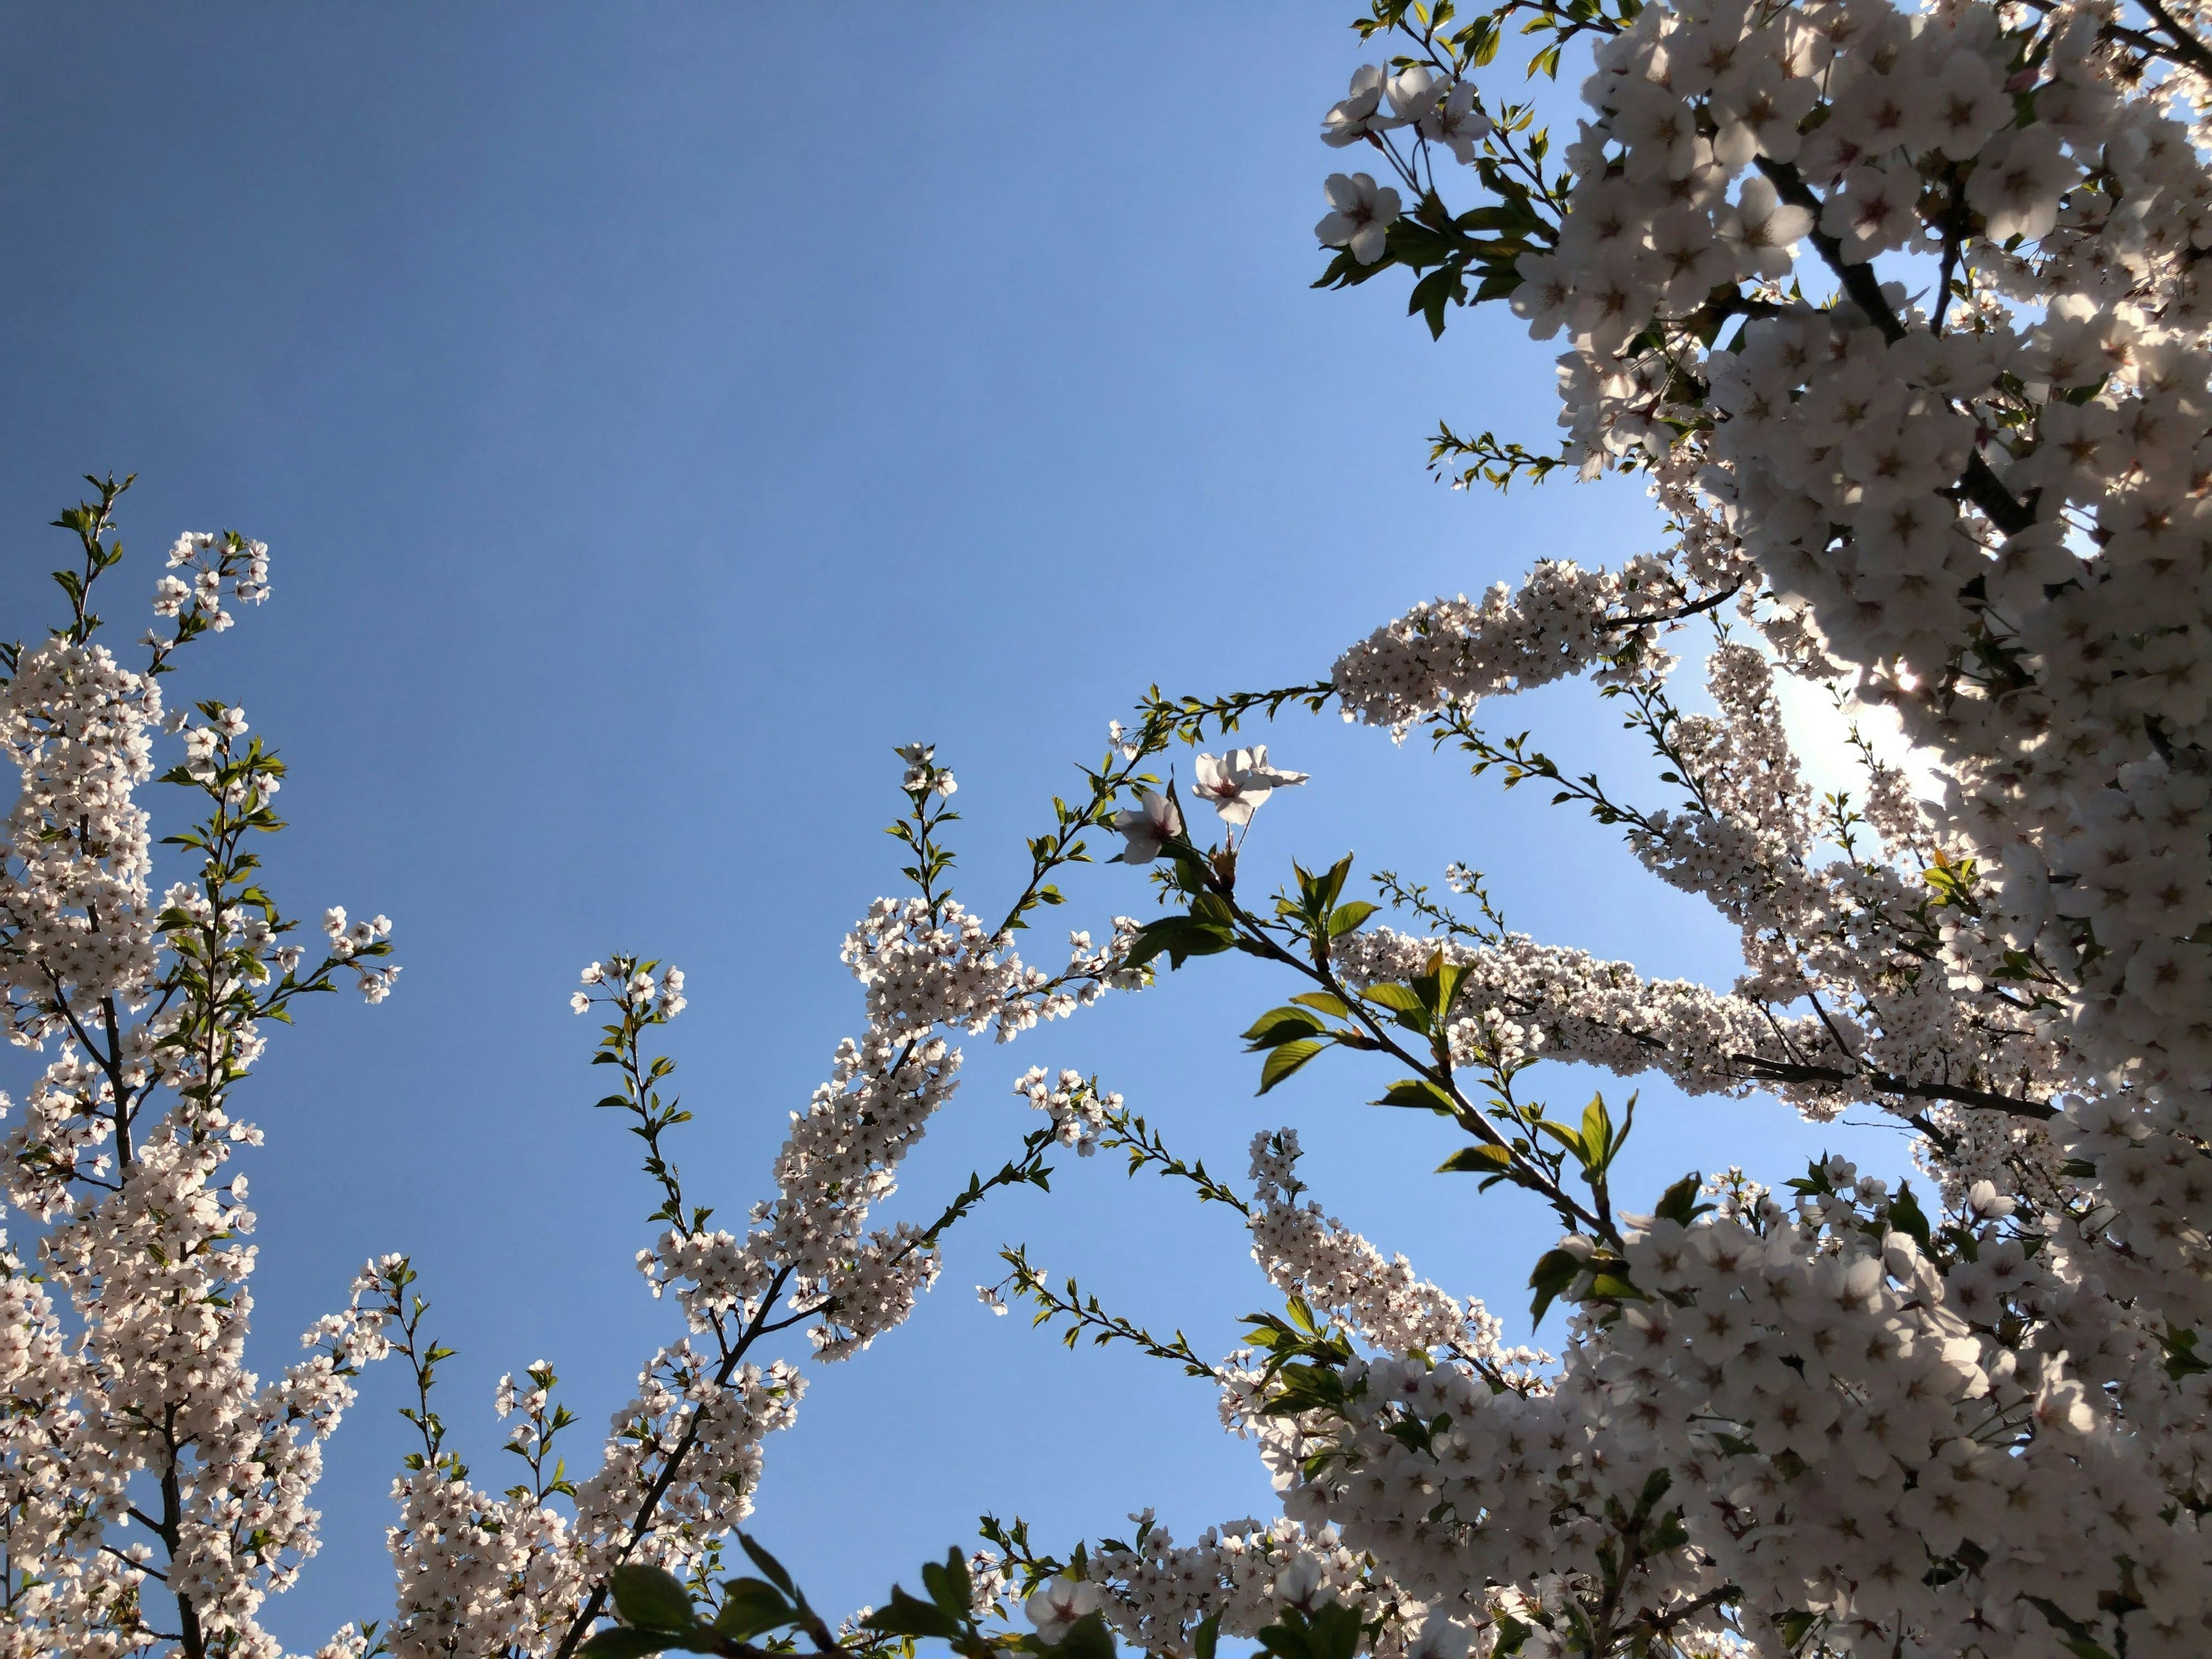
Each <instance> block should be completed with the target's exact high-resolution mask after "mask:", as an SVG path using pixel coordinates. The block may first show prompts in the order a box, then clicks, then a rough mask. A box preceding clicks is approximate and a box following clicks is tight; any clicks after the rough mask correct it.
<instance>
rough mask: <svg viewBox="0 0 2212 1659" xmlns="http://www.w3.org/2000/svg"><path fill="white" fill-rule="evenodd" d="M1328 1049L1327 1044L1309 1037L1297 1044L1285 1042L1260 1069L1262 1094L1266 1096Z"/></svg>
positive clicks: (1270, 1055)
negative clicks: (1269, 1091)
mask: <svg viewBox="0 0 2212 1659" xmlns="http://www.w3.org/2000/svg"><path fill="white" fill-rule="evenodd" d="M1324 1048H1328V1043H1327V1042H1322V1041H1321V1040H1319V1039H1318V1038H1315V1037H1307V1038H1305V1039H1304V1040H1303V1041H1301V1042H1285V1043H1284V1044H1283V1045H1282V1046H1281V1047H1280V1048H1277V1049H1276V1050H1275V1051H1274V1052H1273V1054H1269V1055H1268V1056H1267V1062H1266V1064H1264V1065H1262V1066H1261V1067H1260V1092H1261V1094H1263V1095H1264V1094H1266V1093H1267V1091H1268V1090H1270V1089H1272V1088H1273V1087H1274V1086H1275V1085H1277V1084H1278V1083H1280V1082H1281V1081H1282V1080H1283V1079H1285V1078H1286V1077H1288V1076H1290V1074H1291V1073H1293V1072H1295V1071H1297V1069H1298V1067H1299V1066H1303V1065H1304V1064H1305V1063H1306V1062H1307V1061H1308V1060H1311V1059H1312V1058H1313V1057H1314V1056H1315V1055H1316V1054H1319V1053H1320V1052H1321V1051H1322V1049H1324Z"/></svg>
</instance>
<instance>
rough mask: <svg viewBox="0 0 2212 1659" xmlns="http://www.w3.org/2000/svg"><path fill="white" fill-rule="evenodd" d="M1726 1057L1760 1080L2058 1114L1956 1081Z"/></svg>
mask: <svg viewBox="0 0 2212 1659" xmlns="http://www.w3.org/2000/svg"><path fill="white" fill-rule="evenodd" d="M1729 1063H1730V1064H1732V1065H1736V1066H1744V1067H1746V1068H1747V1069H1748V1070H1749V1071H1751V1072H1752V1073H1753V1075H1754V1076H1756V1077H1757V1078H1758V1079H1759V1080H1760V1081H1762V1082H1770V1083H1838V1084H1842V1085H1846V1086H1856V1087H1858V1088H1862V1089H1866V1090H1869V1091H1872V1092H1874V1093H1875V1094H1878V1095H1903V1096H1905V1097H1907V1098H1909V1099H1912V1100H1945V1101H1949V1102H1951V1103H1953V1104H1954V1105H1959V1106H1974V1107H1978V1108H1980V1109H1982V1110H1984V1111H1990V1112H2002V1113H2004V1114H2005V1115H2007V1116H2008V1117H2024V1118H2030V1119H2033V1120H2034V1121H2036V1122H2039V1123H2041V1122H2047V1121H2049V1120H2051V1118H2054V1117H2056V1116H2057V1115H2058V1111H2057V1108H2056V1107H2054V1106H2051V1105H2049V1104H2048V1103H2045V1102H2043V1101H2039V1100H2023V1099H2021V1097H2019V1096H2017V1095H2001V1094H1997V1093H1995V1092H1994V1091H1990V1090H1988V1089H1969V1088H1966V1087H1965V1086H1964V1085H1960V1084H1956V1083H1914V1082H1912V1081H1911V1080H1910V1079H1905V1078H1901V1077H1892V1076H1890V1075H1889V1074H1888V1073H1886V1072H1869V1071H1859V1072H1846V1071H1841V1070H1838V1069H1837V1068H1836V1067H1834V1066H1796V1065H1790V1064H1785V1063H1784V1062H1783V1061H1781V1060H1762V1059H1761V1058H1759V1055H1757V1054H1730V1055H1729Z"/></svg>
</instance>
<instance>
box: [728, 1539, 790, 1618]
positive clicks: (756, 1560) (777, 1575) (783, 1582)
mask: <svg viewBox="0 0 2212 1659" xmlns="http://www.w3.org/2000/svg"><path fill="white" fill-rule="evenodd" d="M738 1544H739V1545H740V1546H742V1547H743V1548H744V1552H745V1554H746V1556H747V1557H748V1558H750V1560H751V1561H752V1564H753V1565H755V1566H757V1567H758V1568H759V1569H760V1570H761V1571H762V1572H763V1574H765V1575H766V1576H767V1578H768V1582H769V1583H771V1584H773V1585H775V1587H776V1588H777V1589H780V1590H781V1591H782V1592H783V1593H784V1594H785V1595H788V1596H789V1597H790V1598H791V1599H792V1601H794V1602H797V1601H799V1599H800V1597H799V1586H798V1585H796V1584H794V1583H792V1582H791V1575H790V1574H789V1573H788V1572H787V1571H784V1566H783V1563H782V1562H781V1561H779V1560H777V1559H775V1557H774V1556H773V1555H770V1554H769V1553H768V1552H767V1551H766V1550H764V1549H763V1548H762V1547H760V1546H759V1545H758V1544H756V1543H755V1542H753V1541H752V1535H751V1534H750V1533H744V1532H740V1533H739V1534H738Z"/></svg>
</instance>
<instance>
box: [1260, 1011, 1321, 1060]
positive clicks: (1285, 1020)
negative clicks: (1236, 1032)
mask: <svg viewBox="0 0 2212 1659" xmlns="http://www.w3.org/2000/svg"><path fill="white" fill-rule="evenodd" d="M1318 1030H1322V1021H1321V1016H1320V1015H1318V1014H1316V1013H1315V1012H1313V1010H1312V1009H1310V1008H1288V1007H1285V1008H1270V1009H1269V1010H1267V1012H1266V1013H1264V1014H1262V1015H1261V1016H1260V1018H1257V1019H1255V1020H1254V1021H1253V1022H1252V1029H1251V1030H1249V1031H1247V1032H1245V1033H1244V1041H1245V1042H1246V1043H1247V1044H1249V1049H1248V1052H1250V1051H1251V1050H1257V1049H1261V1048H1274V1047H1275V1046H1276V1045H1277V1044H1278V1043H1284V1042H1290V1041H1291V1039H1292V1038H1294V1037H1304V1036H1312V1035H1313V1034H1314V1033H1315V1032H1316V1031H1318Z"/></svg>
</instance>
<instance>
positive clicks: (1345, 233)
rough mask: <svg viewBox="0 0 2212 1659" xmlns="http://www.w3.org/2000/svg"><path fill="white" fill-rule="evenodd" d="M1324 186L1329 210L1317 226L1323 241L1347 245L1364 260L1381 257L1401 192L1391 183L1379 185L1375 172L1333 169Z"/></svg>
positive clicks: (1365, 263)
mask: <svg viewBox="0 0 2212 1659" xmlns="http://www.w3.org/2000/svg"><path fill="white" fill-rule="evenodd" d="M1322 191H1324V192H1325V193H1326V194H1327V195H1328V207H1329V210H1328V213H1327V214H1325V215H1324V216H1322V221H1321V222H1320V223H1319V224H1317V225H1316V226H1315V227H1314V234H1315V235H1316V236H1317V237H1319V238H1320V239H1321V245H1322V246H1323V247H1348V248H1350V249H1351V250H1352V258H1355V259H1357V260H1358V261H1359V263H1360V264H1363V265H1371V264H1374V263H1375V262H1376V260H1377V259H1379V258H1382V257H1383V241H1384V240H1385V238H1386V237H1387V236H1388V235H1389V229H1390V222H1391V221H1392V220H1394V219H1395V218H1396V217H1397V216H1398V215H1399V212H1400V210H1401V207H1402V205H1403V204H1401V202H1400V201H1399V198H1398V192H1397V191H1395V190H1393V189H1391V188H1390V187H1389V185H1377V184H1376V182H1375V179H1374V176H1373V175H1372V174H1370V173H1330V174H1329V175H1328V181H1327V182H1326V183H1325V184H1323V185H1322Z"/></svg>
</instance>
